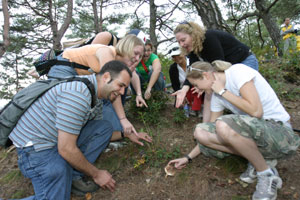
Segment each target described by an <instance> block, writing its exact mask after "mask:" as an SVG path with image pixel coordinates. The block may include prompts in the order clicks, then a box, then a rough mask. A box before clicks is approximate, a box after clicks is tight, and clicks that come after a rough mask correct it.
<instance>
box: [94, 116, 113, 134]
mask: <svg viewBox="0 0 300 200" xmlns="http://www.w3.org/2000/svg"><path fill="white" fill-rule="evenodd" d="M112 133H113V125H112V123H111V122H109V121H107V120H101V121H100V122H99V123H98V124H97V126H96V130H95V134H98V135H101V136H103V135H105V136H109V137H111V135H112Z"/></svg>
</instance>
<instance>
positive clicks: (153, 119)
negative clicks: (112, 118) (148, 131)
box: [129, 91, 169, 126]
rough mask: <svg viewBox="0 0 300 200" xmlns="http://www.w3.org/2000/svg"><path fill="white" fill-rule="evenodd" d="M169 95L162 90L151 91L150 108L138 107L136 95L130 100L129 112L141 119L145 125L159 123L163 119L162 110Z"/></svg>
mask: <svg viewBox="0 0 300 200" xmlns="http://www.w3.org/2000/svg"><path fill="white" fill-rule="evenodd" d="M168 100H169V97H168V95H167V94H166V93H164V92H162V91H153V92H151V98H150V99H149V100H147V105H148V108H146V107H142V108H139V107H136V102H135V96H133V98H132V99H131V101H130V108H129V114H130V115H131V116H132V117H133V118H134V119H138V120H140V121H141V122H142V123H143V124H144V125H148V126H150V125H153V124H159V123H160V120H161V111H162V110H163V109H164V108H165V107H166V106H165V105H166V103H167V101H168Z"/></svg>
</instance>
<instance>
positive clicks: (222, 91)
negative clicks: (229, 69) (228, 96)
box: [218, 88, 227, 96]
mask: <svg viewBox="0 0 300 200" xmlns="http://www.w3.org/2000/svg"><path fill="white" fill-rule="evenodd" d="M226 91H227V89H226V88H223V89H222V90H221V91H220V92H219V93H218V94H219V95H220V96H222V95H223V94H224V93H225V92H226Z"/></svg>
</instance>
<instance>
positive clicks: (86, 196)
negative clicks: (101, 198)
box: [85, 192, 92, 200]
mask: <svg viewBox="0 0 300 200" xmlns="http://www.w3.org/2000/svg"><path fill="white" fill-rule="evenodd" d="M85 199H86V200H91V199H92V194H91V193H90V192H88V193H86V194H85Z"/></svg>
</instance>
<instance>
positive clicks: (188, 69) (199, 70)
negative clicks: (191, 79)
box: [187, 67, 204, 72]
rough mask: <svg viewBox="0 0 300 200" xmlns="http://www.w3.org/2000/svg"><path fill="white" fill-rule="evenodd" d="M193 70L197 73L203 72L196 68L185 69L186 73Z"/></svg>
mask: <svg viewBox="0 0 300 200" xmlns="http://www.w3.org/2000/svg"><path fill="white" fill-rule="evenodd" d="M193 70H195V71H198V72H204V71H203V70H201V69H197V68H194V67H188V68H187V71H188V72H191V71H193Z"/></svg>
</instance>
